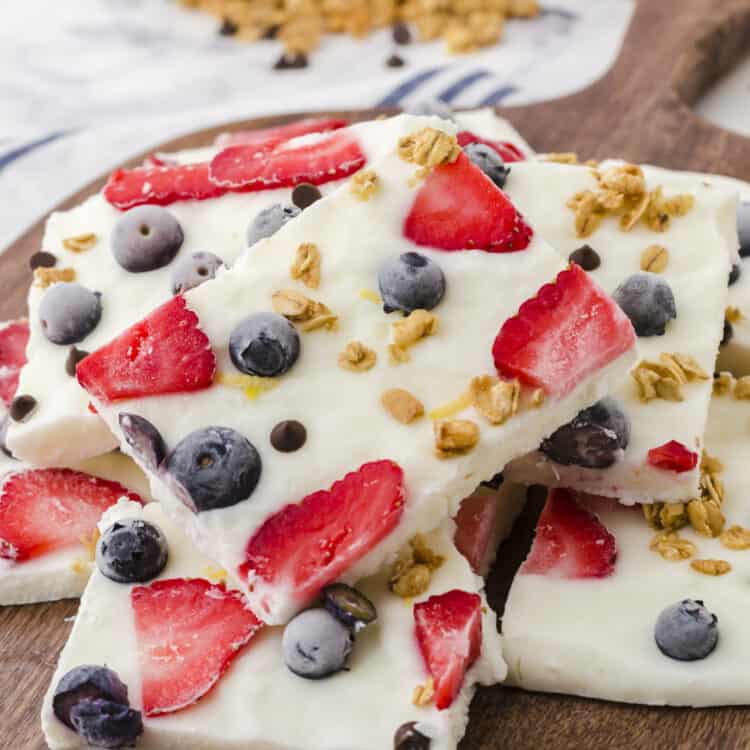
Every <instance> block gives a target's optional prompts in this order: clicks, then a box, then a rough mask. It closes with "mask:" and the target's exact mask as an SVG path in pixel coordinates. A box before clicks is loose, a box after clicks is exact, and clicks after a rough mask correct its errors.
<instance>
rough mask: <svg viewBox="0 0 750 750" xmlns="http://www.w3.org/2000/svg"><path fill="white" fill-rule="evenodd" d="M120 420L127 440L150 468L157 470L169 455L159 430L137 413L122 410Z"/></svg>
mask: <svg viewBox="0 0 750 750" xmlns="http://www.w3.org/2000/svg"><path fill="white" fill-rule="evenodd" d="M118 421H119V423H120V429H121V430H122V434H123V436H124V437H125V442H126V443H127V444H128V445H129V446H130V447H131V448H132V449H133V451H134V452H135V453H137V454H138V456H139V457H140V459H141V460H142V461H143V463H145V464H146V465H147V466H148V468H149V469H152V470H156V469H157V468H158V467H159V465H160V464H161V462H162V461H163V460H164V457H165V456H166V455H167V446H166V445H165V444H164V438H162V436H161V433H160V432H159V430H157V429H156V427H154V425H152V424H151V422H149V421H148V420H147V419H144V418H143V417H139V416H138V415H137V414H128V413H127V412H122V413H121V414H120V416H119V417H118Z"/></svg>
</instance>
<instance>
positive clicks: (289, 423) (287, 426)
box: [271, 419, 307, 453]
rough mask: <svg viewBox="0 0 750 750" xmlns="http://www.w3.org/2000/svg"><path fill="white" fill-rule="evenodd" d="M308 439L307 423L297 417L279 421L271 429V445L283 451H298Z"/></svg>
mask: <svg viewBox="0 0 750 750" xmlns="http://www.w3.org/2000/svg"><path fill="white" fill-rule="evenodd" d="M306 440H307V430H306V429H305V425H303V424H302V423H301V422H298V421H297V420H296V419H288V420H286V421H284V422H279V423H278V424H277V425H276V427H274V428H273V430H271V445H272V446H273V447H274V448H276V450H277V451H281V452H282V453H293V452H294V451H298V450H299V449H300V448H301V447H302V446H303V445H304V444H305V441H306Z"/></svg>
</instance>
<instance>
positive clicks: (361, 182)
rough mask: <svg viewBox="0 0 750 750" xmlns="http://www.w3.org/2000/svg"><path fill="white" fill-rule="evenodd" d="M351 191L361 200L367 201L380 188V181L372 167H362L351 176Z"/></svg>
mask: <svg viewBox="0 0 750 750" xmlns="http://www.w3.org/2000/svg"><path fill="white" fill-rule="evenodd" d="M351 188H352V193H353V194H354V195H355V196H356V197H357V198H359V199H360V200H361V201H369V200H370V198H372V197H373V196H374V195H375V194H376V193H377V192H378V190H379V189H380V181H379V180H378V176H377V174H376V173H375V170H373V169H363V170H362V171H361V172H357V174H355V175H354V177H352V180H351Z"/></svg>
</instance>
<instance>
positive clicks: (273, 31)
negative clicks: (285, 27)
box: [261, 25, 281, 39]
mask: <svg viewBox="0 0 750 750" xmlns="http://www.w3.org/2000/svg"><path fill="white" fill-rule="evenodd" d="M280 28H281V27H280V26H276V25H274V26H269V27H268V28H267V29H266V30H265V31H264V32H263V34H262V35H261V39H276V37H277V36H278V35H279V30H280Z"/></svg>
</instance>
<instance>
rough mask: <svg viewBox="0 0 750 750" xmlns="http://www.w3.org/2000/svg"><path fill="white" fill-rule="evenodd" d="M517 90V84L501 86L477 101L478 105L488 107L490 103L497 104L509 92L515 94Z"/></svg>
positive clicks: (508, 94)
mask: <svg viewBox="0 0 750 750" xmlns="http://www.w3.org/2000/svg"><path fill="white" fill-rule="evenodd" d="M516 91H518V87H517V86H501V87H500V88H499V89H495V90H494V91H492V92H490V93H489V94H487V96H485V97H484V99H482V101H481V102H479V106H480V107H489V106H491V105H492V104H499V103H500V102H501V101H502V100H503V99H505V98H506V97H507V96H510V95H511V94H515V93H516Z"/></svg>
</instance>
